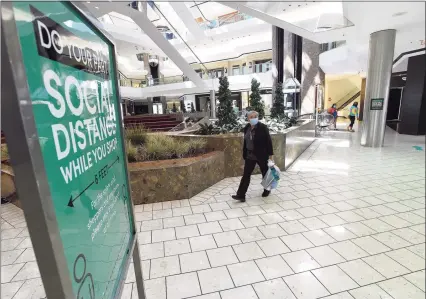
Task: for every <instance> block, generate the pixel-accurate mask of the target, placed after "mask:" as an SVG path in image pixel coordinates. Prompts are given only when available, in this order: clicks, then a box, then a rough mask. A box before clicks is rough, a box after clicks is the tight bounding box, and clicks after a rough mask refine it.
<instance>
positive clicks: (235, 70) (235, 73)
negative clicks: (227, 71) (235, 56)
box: [232, 65, 240, 76]
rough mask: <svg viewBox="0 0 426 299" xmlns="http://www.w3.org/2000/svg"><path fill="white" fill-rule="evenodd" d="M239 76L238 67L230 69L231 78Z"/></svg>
mask: <svg viewBox="0 0 426 299" xmlns="http://www.w3.org/2000/svg"><path fill="white" fill-rule="evenodd" d="M239 75H240V66H239V65H234V66H233V67H232V76H239Z"/></svg>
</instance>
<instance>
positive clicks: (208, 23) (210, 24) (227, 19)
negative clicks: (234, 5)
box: [196, 11, 252, 30]
mask: <svg viewBox="0 0 426 299" xmlns="http://www.w3.org/2000/svg"><path fill="white" fill-rule="evenodd" d="M249 19H252V17H251V16H249V15H247V14H245V13H242V12H239V11H236V12H233V13H230V14H226V15H223V16H219V17H217V19H214V20H204V19H203V18H197V19H196V21H197V23H198V24H199V25H200V27H201V28H202V29H204V30H210V29H215V28H219V27H221V26H225V25H229V24H234V23H237V22H240V21H245V20H249Z"/></svg>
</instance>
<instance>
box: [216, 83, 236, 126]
mask: <svg viewBox="0 0 426 299" xmlns="http://www.w3.org/2000/svg"><path fill="white" fill-rule="evenodd" d="M217 97H218V100H219V106H218V108H217V118H218V121H217V125H218V126H219V127H223V126H236V125H237V118H236V117H235V113H234V110H233V107H232V100H231V91H230V90H229V82H228V77H225V76H222V77H220V78H219V92H218V93H217Z"/></svg>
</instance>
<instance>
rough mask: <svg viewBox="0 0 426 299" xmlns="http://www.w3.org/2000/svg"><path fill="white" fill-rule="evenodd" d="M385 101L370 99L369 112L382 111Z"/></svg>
mask: <svg viewBox="0 0 426 299" xmlns="http://www.w3.org/2000/svg"><path fill="white" fill-rule="evenodd" d="M384 101H385V99H383V98H380V99H371V104H370V110H383V104H384Z"/></svg>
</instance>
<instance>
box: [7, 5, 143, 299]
mask: <svg viewBox="0 0 426 299" xmlns="http://www.w3.org/2000/svg"><path fill="white" fill-rule="evenodd" d="M13 9H14V16H15V21H16V26H17V30H18V37H19V40H20V44H21V50H22V54H23V61H24V65H25V70H26V75H27V78H28V88H29V91H30V99H31V104H32V109H33V113H34V122H35V125H36V128H37V133H38V139H39V142H40V146H41V151H42V156H43V162H44V166H45V170H46V174H47V180H48V183H49V187H50V194H51V200H52V202H53V206H54V212H55V214H56V219H57V223H58V226H59V231H60V236H61V240H62V244H63V247H64V252H65V257H66V260H67V266H68V271H69V273H70V278H71V280H72V285H73V291H74V293H75V296H76V298H78V299H82V298H84V299H86V298H87V299H95V298H96V299H97V298H99V299H107V298H114V297H115V296H116V295H117V293H118V292H119V289H120V287H121V283H122V280H123V279H125V276H126V273H124V272H125V271H124V269H125V268H126V265H127V262H128V259H129V254H130V249H131V246H132V244H133V242H134V238H135V229H134V225H133V218H132V213H131V206H130V205H131V201H130V196H129V194H128V190H129V189H128V184H129V182H128V179H127V172H126V168H125V164H124V163H126V157H125V154H124V153H123V150H122V149H123V147H122V145H123V136H121V131H120V127H119V126H120V125H121V124H120V121H119V119H120V118H119V117H118V116H119V113H121V110H120V106H119V99H118V91H117V90H116V80H117V78H116V69H115V63H114V53H113V49H114V48H113V46H112V44H111V43H110V42H109V41H108V40H107V39H105V38H104V36H103V35H101V34H99V33H98V32H97V31H96V30H95V29H94V28H93V27H92V25H91V24H89V23H87V21H86V20H85V19H84V18H82V17H81V15H80V12H78V11H77V10H76V9H75V8H74V7H73V6H72V5H70V4H69V3H67V2H50V1H49V2H37V1H33V2H14V3H13Z"/></svg>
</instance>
